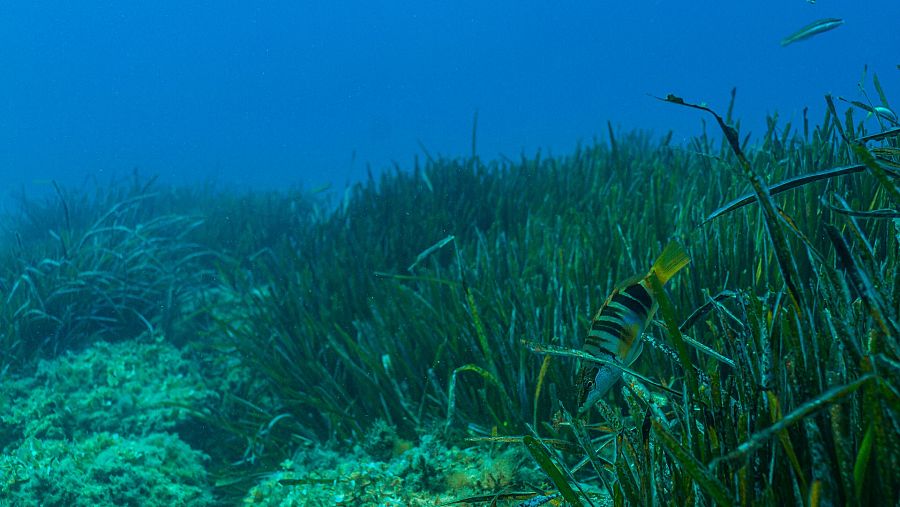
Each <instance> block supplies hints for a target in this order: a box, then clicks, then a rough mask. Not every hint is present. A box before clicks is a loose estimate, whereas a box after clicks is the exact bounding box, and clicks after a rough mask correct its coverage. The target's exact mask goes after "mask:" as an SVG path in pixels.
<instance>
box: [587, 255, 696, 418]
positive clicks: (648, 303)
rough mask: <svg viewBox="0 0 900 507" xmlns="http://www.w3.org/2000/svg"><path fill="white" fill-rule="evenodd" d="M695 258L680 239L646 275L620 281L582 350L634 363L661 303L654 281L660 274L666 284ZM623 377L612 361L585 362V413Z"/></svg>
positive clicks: (600, 313) (627, 363) (607, 299)
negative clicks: (655, 294) (645, 332)
mask: <svg viewBox="0 0 900 507" xmlns="http://www.w3.org/2000/svg"><path fill="white" fill-rule="evenodd" d="M690 262H691V260H690V258H688V255H687V252H685V251H684V248H682V247H681V246H680V245H678V244H677V243H669V244H668V245H666V248H665V249H663V251H662V253H661V254H660V255H659V258H658V259H656V262H654V263H653V266H652V267H651V268H650V271H649V272H648V273H647V274H645V275H638V276H635V277H633V278H631V279H629V280H626V281H625V282H622V283H621V284H619V285H618V286H617V287H616V288H615V289H614V290H613V291H612V294H610V295H609V297H607V298H606V301H604V302H603V305H602V306H600V309H599V310H597V314H596V315H595V316H594V319H593V320H592V321H591V329H590V331H588V335H587V338H586V339H585V341H584V347H582V350H583V351H584V352H587V353H588V354H591V355H593V356H596V357H599V358H603V359H610V360H612V361H613V362H615V363H618V364H622V365H625V366H631V363H633V362H634V361H635V359H637V358H638V356H640V355H641V350H642V348H643V343H642V340H641V336H642V335H643V334H644V329H645V328H646V327H647V323H648V322H650V319H652V318H653V315H654V314H655V313H656V310H657V308H658V304H657V302H656V297H655V296H654V294H653V289H652V288H651V285H650V277H651V276H653V274H654V273H655V274H656V277H657V278H659V282H660V284H661V285H665V284H666V282H668V281H669V280H670V279H671V278H672V277H673V276H675V274H676V273H678V272H679V271H680V270H681V269H682V268H684V267H685V266H687V265H688V264H689V263H690ZM621 377H622V369H621V368H619V367H617V366H615V365H614V364H608V363H600V364H598V363H585V364H582V365H581V368H580V369H579V372H578V378H577V382H578V403H579V409H578V413H579V414H584V413H586V412H587V411H589V410H590V409H591V407H592V406H593V405H594V404H595V403H596V402H597V400H599V399H600V398H601V397H602V396H603V395H605V394H606V393H607V391H609V390H610V388H612V386H613V385H615V383H616V382H618V381H619V379H620V378H621Z"/></svg>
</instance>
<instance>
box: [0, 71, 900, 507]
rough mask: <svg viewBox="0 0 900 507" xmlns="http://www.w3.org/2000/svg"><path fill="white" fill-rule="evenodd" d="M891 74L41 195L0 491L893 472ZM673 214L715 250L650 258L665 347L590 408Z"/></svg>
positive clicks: (17, 216)
mask: <svg viewBox="0 0 900 507" xmlns="http://www.w3.org/2000/svg"><path fill="white" fill-rule="evenodd" d="M875 87H876V89H877V90H878V91H879V93H878V97H877V100H874V104H878V108H876V107H875V106H874V105H873V102H869V105H868V106H867V105H865V104H863V103H860V102H854V103H849V105H847V103H844V102H840V101H835V100H833V99H832V98H831V97H826V102H827V104H828V106H829V107H828V113H827V114H826V116H825V118H823V119H822V120H821V122H820V123H816V122H812V123H810V122H808V121H806V119H805V118H804V122H803V124H802V125H799V126H796V125H789V124H783V123H780V122H779V121H778V119H777V118H776V117H772V118H769V121H768V129H767V130H766V131H765V132H761V133H754V134H758V135H756V136H755V138H754V139H755V140H754V141H753V142H750V140H749V137H748V136H747V133H741V132H740V124H739V122H737V121H736V120H734V119H733V118H732V112H731V111H732V108H731V107H728V109H727V114H725V115H724V116H719V115H718V114H717V113H716V112H715V111H714V110H712V109H708V108H707V107H706V106H703V105H696V104H692V103H690V102H687V101H686V100H684V99H682V98H680V97H676V96H673V95H669V96H667V97H664V98H661V102H660V107H661V108H667V107H668V108H671V107H676V108H682V109H683V113H684V114H686V115H697V117H698V121H701V120H704V121H709V125H710V133H709V135H703V136H701V137H698V138H694V139H692V140H690V141H689V142H688V143H686V144H675V143H673V142H672V139H673V137H674V135H673V134H671V133H670V134H669V135H667V136H663V137H662V138H659V137H654V136H653V135H651V134H649V133H640V132H634V133H622V132H617V131H615V129H613V128H612V127H611V126H610V128H609V135H608V137H607V138H606V139H604V140H602V141H596V142H595V143H592V144H586V145H583V146H582V147H580V148H578V149H577V150H576V151H575V152H574V153H571V154H568V155H565V156H554V157H546V156H542V155H541V154H537V155H535V156H534V157H522V158H521V159H520V160H510V159H501V160H492V161H488V160H482V158H481V157H480V156H479V155H478V152H477V148H476V145H475V135H474V132H473V142H472V152H471V154H470V155H468V156H465V157H457V158H447V157H439V156H433V155H431V154H429V153H428V152H424V153H423V154H422V156H421V158H420V160H419V161H418V162H417V163H416V164H415V166H414V167H411V168H397V169H396V170H394V171H388V172H385V173H384V174H382V175H381V176H380V177H379V178H378V179H376V178H374V177H370V178H369V180H368V181H367V182H363V183H360V184H356V185H353V186H351V187H349V188H347V189H346V191H344V192H343V193H340V194H337V195H330V194H327V193H316V192H309V191H303V190H293V191H284V192H273V193H262V192H256V193H251V192H247V193H241V192H235V191H228V190H224V189H218V188H216V187H190V188H185V187H178V188H171V187H166V186H164V185H161V184H159V183H156V182H155V181H153V180H152V179H150V180H147V179H142V178H140V177H138V176H135V178H134V179H133V180H132V181H124V182H119V183H117V184H114V185H111V186H109V187H103V188H99V189H97V190H96V191H95V193H93V194H89V193H86V192H76V191H73V190H70V189H65V188H56V189H55V193H54V195H53V196H52V197H51V198H48V199H46V200H33V199H29V198H27V196H22V198H21V202H20V206H19V211H18V212H16V213H14V214H12V215H10V216H8V217H6V218H5V219H4V221H3V229H2V233H3V243H2V245H3V248H2V259H0V291H2V305H0V371H2V379H0V380H2V390H0V402H2V405H0V406H2V409H3V410H2V413H0V446H2V449H3V455H2V457H0V504H4V505H7V504H8V505H179V504H180V505H219V504H224V505H229V504H231V505H234V504H243V505H464V504H465V505H524V506H538V505H566V504H567V505H576V506H582V505H594V506H600V505H699V506H705V505H815V506H818V505H872V504H885V502H887V503H888V504H894V502H896V499H898V498H900V481H898V480H897V478H898V477H900V321H898V315H900V189H898V187H900V180H898V174H900V172H898V170H900V141H898V139H900V126H898V124H897V122H896V119H895V118H893V117H891V116H890V115H887V114H885V113H884V111H889V108H890V106H889V104H888V102H887V97H884V96H883V94H882V93H880V86H878V84H877V80H876V83H875ZM733 99H734V95H733V94H732V104H733ZM844 106H847V107H849V109H846V110H843V109H842V108H843V107H844ZM671 241H674V242H676V243H678V244H680V245H681V246H683V247H684V249H685V250H686V251H687V252H688V254H689V256H690V258H691V263H690V265H689V266H688V267H687V268H686V269H685V270H684V271H682V272H681V273H679V274H678V275H677V276H676V277H674V278H673V279H672V280H671V281H670V282H669V283H668V284H667V285H666V288H665V289H664V290H663V289H662V288H661V287H660V286H659V280H657V279H655V278H653V277H651V281H652V283H653V284H655V285H654V287H653V288H654V293H655V294H656V298H657V299H658V301H659V312H658V313H657V315H656V319H655V320H654V321H653V322H651V323H650V325H649V326H648V328H647V330H646V333H645V336H644V342H645V345H644V348H643V353H642V355H641V356H640V357H639V358H638V359H637V361H636V362H634V363H633V364H631V365H630V366H628V367H627V368H625V373H624V375H623V379H622V381H621V382H619V383H618V384H616V385H615V386H614V387H613V389H612V390H611V391H610V392H609V393H608V394H607V395H606V396H605V397H604V398H603V399H602V400H600V401H599V402H597V404H596V406H594V407H591V408H590V410H589V411H587V413H586V414H585V415H584V416H579V415H577V403H578V400H577V391H578V389H577V386H576V385H575V372H576V369H577V364H578V363H579V362H584V361H603V360H604V359H603V358H596V357H590V356H588V355H587V354H585V353H583V352H581V350H582V346H583V344H584V340H585V337H586V335H587V332H588V328H589V327H590V322H591V317H592V316H593V314H594V313H595V312H596V311H597V309H598V308H599V307H600V305H601V304H602V303H603V302H604V300H605V299H606V297H607V296H608V295H609V294H610V292H611V291H612V290H613V288H615V287H616V284H617V282H619V281H621V280H623V279H626V278H628V277H631V276H632V275H635V274H644V273H646V272H647V269H648V268H649V267H650V265H651V264H652V263H653V260H654V259H655V258H656V256H657V255H659V253H660V252H661V251H662V250H663V248H664V246H665V245H666V244H668V243H669V242H671Z"/></svg>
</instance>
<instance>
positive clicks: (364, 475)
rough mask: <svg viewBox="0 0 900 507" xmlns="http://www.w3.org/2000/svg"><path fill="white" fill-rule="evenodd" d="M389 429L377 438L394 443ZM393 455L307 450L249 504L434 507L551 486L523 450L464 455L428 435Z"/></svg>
mask: <svg viewBox="0 0 900 507" xmlns="http://www.w3.org/2000/svg"><path fill="white" fill-rule="evenodd" d="M389 428H390V426H388V425H385V424H383V423H378V424H375V427H374V428H373V431H374V432H375V436H381V437H388V439H389V438H390V437H391V435H392V433H391V431H390V429H389ZM376 430H377V431H376ZM369 437H372V434H371V433H370V435H368V436H367V438H369ZM394 437H395V435H394ZM364 440H365V439H364ZM372 444H374V445H372ZM367 448H372V450H373V451H374V452H375V455H372V454H370V453H368V452H367V451H366V449H367ZM386 449H387V446H386V445H385V440H383V439H375V440H374V442H362V443H360V444H359V445H356V446H354V447H353V450H352V451H341V450H339V449H338V448H336V447H333V448H327V447H323V446H317V447H313V448H309V449H302V450H300V451H299V452H298V453H297V454H296V455H295V456H294V459H292V460H289V461H285V462H284V463H282V465H281V469H280V470H278V471H275V472H273V473H272V474H270V475H269V476H267V477H266V478H265V479H263V480H262V481H260V482H259V483H258V484H257V485H256V486H254V487H253V488H251V490H250V492H249V493H248V494H247V496H246V497H245V498H244V504H245V505H258V506H273V507H274V506H278V507H288V506H291V507H303V506H310V507H311V506H319V505H354V506H369V505H370V506H376V505H377V506H388V507H391V506H397V507H399V506H411V507H415V506H426V505H427V506H434V505H441V504H442V503H446V502H450V501H454V500H460V499H464V498H467V497H472V496H476V495H485V494H492V493H498V492H501V491H510V490H511V488H513V489H516V488H518V489H519V490H526V491H527V490H528V487H527V486H526V485H527V484H532V485H539V484H541V483H543V482H545V478H544V477H543V475H542V474H540V473H539V472H538V471H537V470H535V469H534V466H533V464H532V461H531V460H530V459H528V458H527V456H526V454H525V453H524V451H523V449H522V448H521V446H515V445H512V446H505V447H502V448H496V449H492V448H491V447H488V446H479V447H470V448H466V449H460V448H458V447H453V446H449V445H447V443H446V442H444V441H443V439H441V438H438V437H436V436H434V435H430V434H426V435H423V436H422V438H421V439H420V440H419V443H418V445H415V446H413V447H411V448H406V447H405V446H401V447H400V449H402V450H403V452H400V453H393V454H391V455H390V456H389V457H388V458H387V459H385V457H386V456H388V454H387V452H386ZM395 449H397V448H395Z"/></svg>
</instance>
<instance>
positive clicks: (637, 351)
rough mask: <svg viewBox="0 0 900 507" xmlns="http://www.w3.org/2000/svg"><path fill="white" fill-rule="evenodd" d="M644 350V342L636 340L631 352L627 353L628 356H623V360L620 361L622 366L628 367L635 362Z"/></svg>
mask: <svg viewBox="0 0 900 507" xmlns="http://www.w3.org/2000/svg"><path fill="white" fill-rule="evenodd" d="M643 350H644V340H642V339H640V338H638V342H637V343H635V344H634V345H633V346H632V347H631V350H629V351H628V355H627V356H625V360H624V361H622V364H624V365H625V366H628V367H630V366H631V365H632V363H634V362H635V361H637V358H639V357H641V352H643Z"/></svg>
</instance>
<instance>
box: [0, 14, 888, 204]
mask: <svg viewBox="0 0 900 507" xmlns="http://www.w3.org/2000/svg"><path fill="white" fill-rule="evenodd" d="M823 17H842V18H844V19H845V20H846V25H844V26H842V27H840V28H838V29H837V30H835V31H832V32H829V33H825V34H822V35H819V36H817V37H814V38H813V39H810V40H808V41H803V42H800V43H797V44H795V45H792V46H789V47H786V48H782V47H780V46H779V41H780V40H781V39H782V38H783V37H784V36H786V35H788V34H790V33H792V32H793V31H795V30H796V29H798V28H800V27H802V26H803V25H805V24H807V23H809V22H811V21H813V20H816V19H819V18H823ZM898 20H900V1H898V0H881V1H854V2H850V1H843V2H835V1H828V0H819V1H818V2H816V3H815V4H810V3H808V2H806V1H804V0H777V1H776V0H768V1H752V2H748V1H743V2H722V1H711V0H710V1H700V0H691V1H683V2H677V1H672V0H669V1H639V0H635V1H624V0H620V1H618V2H610V1H606V2H600V1H594V2H585V1H580V2H576V1H571V2H536V1H523V0H516V1H510V0H493V1H484V0H478V1H451V0H447V1H441V2H436V1H423V0H417V1H386V2H371V1H366V2H363V1H358V0H357V1H349V0H344V1H341V0H328V1H323V2H303V1H293V2H265V1H254V2H231V1H216V2H184V1H178V2H175V1H168V0H157V1H153V2H127V1H126V2H123V1H115V2H101V1H90V0H84V1H79V2H41V1H28V2H9V1H7V2H3V3H2V5H0V177H2V180H0V181H2V184H0V190H2V191H3V192H2V194H3V195H4V196H5V195H7V194H8V193H9V191H11V190H14V189H18V188H23V186H24V189H25V190H26V192H29V193H30V192H39V191H41V189H46V188H47V187H48V181H49V180H50V179H57V180H60V181H62V182H64V183H66V184H80V183H82V182H84V181H85V179H86V178H89V177H97V178H99V179H100V180H101V181H106V180H107V179H108V178H109V177H110V176H111V175H112V174H116V173H122V172H130V171H131V170H132V169H133V168H135V167H136V168H139V169H140V170H141V171H142V172H143V173H145V174H148V175H149V174H160V175H161V176H162V178H163V179H164V180H165V181H170V182H176V183H180V182H192V181H197V180H204V179H207V178H210V177H212V178H214V179H216V180H217V181H219V182H221V183H225V184H228V185H241V186H252V187H266V188H272V187H279V186H283V185H291V186H296V185H300V184H303V185H305V186H307V187H313V186H317V185H320V184H321V183H323V182H326V181H332V182H334V183H335V185H336V186H337V187H338V188H341V187H343V185H344V184H345V183H346V182H347V181H353V180H357V179H360V178H362V177H364V175H365V166H366V163H370V164H371V165H372V167H373V168H374V169H375V170H376V171H377V170H380V169H382V168H385V167H389V166H390V165H391V163H392V161H396V162H398V163H399V164H400V165H401V166H402V167H409V166H410V165H411V163H412V160H413V156H414V155H415V154H416V153H421V150H420V148H419V146H418V141H421V143H422V144H423V145H424V146H425V147H426V148H427V149H428V150H429V151H430V152H431V153H440V154H445V155H460V154H464V153H467V152H468V151H469V148H470V132H471V123H472V116H473V113H474V112H475V111H476V110H477V111H478V112H479V129H478V138H479V152H480V154H481V155H482V156H484V157H494V156H497V155H499V154H504V155H507V156H511V157H517V156H518V155H519V154H520V153H522V152H523V150H524V152H525V153H528V154H533V153H534V151H535V150H536V149H538V148H539V147H540V148H543V149H544V150H545V151H547V150H549V151H551V152H552V153H557V154H560V153H565V152H568V151H569V150H571V149H572V148H573V147H574V146H575V143H576V142H578V141H579V140H583V141H589V140H590V139H591V138H592V137H594V136H604V137H605V135H606V134H605V132H606V121H607V120H611V121H612V122H613V124H614V125H616V126H618V127H620V128H623V129H646V130H651V131H653V132H655V133H658V134H663V133H665V132H666V131H668V130H670V129H671V130H674V131H675V133H676V139H683V138H687V137H689V136H691V135H694V134H696V133H698V132H699V130H700V119H701V117H700V116H699V114H697V113H695V112H692V111H688V110H685V109H682V108H677V107H673V106H670V105H667V104H663V103H661V102H658V101H656V100H654V99H652V98H650V97H649V96H648V95H647V94H648V93H652V94H658V95H665V94H666V93H670V92H671V93H677V94H679V95H682V96H684V97H685V98H687V99H693V100H697V101H701V100H703V101H707V102H709V103H710V105H713V106H714V107H718V108H720V109H721V110H723V111H724V109H725V106H726V104H727V100H728V94H729V91H730V89H731V88H732V87H733V86H736V87H737V88H738V103H737V110H736V113H737V115H738V116H739V117H740V118H742V119H743V121H744V126H745V129H746V127H747V126H752V127H753V130H754V131H758V129H759V128H761V126H762V125H763V124H764V118H765V115H766V114H767V113H770V112H774V111H776V110H777V111H778V112H779V113H780V114H781V115H782V117H784V118H791V119H794V120H799V118H800V114H801V111H802V109H803V107H805V106H809V107H810V111H811V118H812V119H813V120H814V121H816V122H818V121H819V120H820V119H821V118H822V111H823V100H822V96H823V94H825V93H828V92H831V93H834V94H836V95H843V96H846V97H848V98H859V94H858V92H857V82H858V81H859V79H860V77H861V73H862V69H863V66H864V65H866V64H868V65H869V71H870V75H871V71H873V70H875V71H877V72H878V73H879V75H880V77H881V81H882V84H883V85H884V86H885V88H886V89H887V91H888V95H889V97H893V98H894V100H895V101H896V102H898V103H900V71H898V70H897V68H896V65H897V64H900V30H898V28H897V26H898V25H897V23H898ZM870 90H871V88H870ZM354 154H355V158H354Z"/></svg>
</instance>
